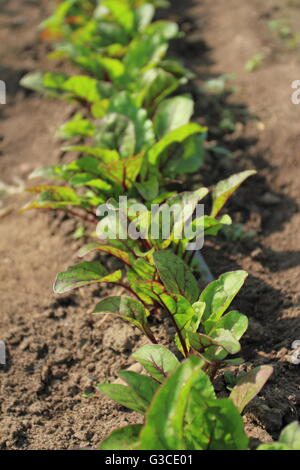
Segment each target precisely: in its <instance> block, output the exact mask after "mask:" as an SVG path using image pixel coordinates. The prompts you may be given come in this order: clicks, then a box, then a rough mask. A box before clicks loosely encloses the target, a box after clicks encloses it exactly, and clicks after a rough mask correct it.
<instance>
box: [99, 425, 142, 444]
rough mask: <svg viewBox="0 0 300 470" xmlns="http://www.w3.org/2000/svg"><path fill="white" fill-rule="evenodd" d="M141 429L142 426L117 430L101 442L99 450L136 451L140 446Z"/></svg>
mask: <svg viewBox="0 0 300 470" xmlns="http://www.w3.org/2000/svg"><path fill="white" fill-rule="evenodd" d="M141 429H142V425H141V424H132V425H130V426H126V427H125V428H121V429H117V430H116V431H113V432H112V433H111V434H110V435H109V436H108V437H107V438H106V439H104V440H103V441H102V442H101V444H100V447H99V450H134V449H135V448H137V446H138V442H139V435H140V432H141Z"/></svg>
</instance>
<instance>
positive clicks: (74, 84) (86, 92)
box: [63, 75, 102, 103]
mask: <svg viewBox="0 0 300 470" xmlns="http://www.w3.org/2000/svg"><path fill="white" fill-rule="evenodd" d="M63 88H64V90H66V91H69V92H71V93H72V94H74V95H75V96H78V97H79V98H82V99H84V100H85V101H88V102H89V103H95V102H96V101H99V100H101V98H102V96H101V93H100V89H99V86H98V80H96V79H95V78H91V77H88V76H86V75H76V76H74V77H70V78H69V79H68V80H66V81H65V82H64V84H63Z"/></svg>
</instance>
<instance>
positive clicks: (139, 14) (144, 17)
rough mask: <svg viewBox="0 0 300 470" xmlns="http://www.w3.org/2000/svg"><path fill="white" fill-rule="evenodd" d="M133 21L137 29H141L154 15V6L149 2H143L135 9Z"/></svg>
mask: <svg viewBox="0 0 300 470" xmlns="http://www.w3.org/2000/svg"><path fill="white" fill-rule="evenodd" d="M134 14H135V22H136V28H137V30H138V31H142V30H143V29H144V28H146V27H147V26H148V25H149V24H150V23H151V21H152V19H153V17H154V15H155V8H154V6H153V5H151V3H145V4H144V5H141V6H140V7H138V8H137V9H136V10H135V11H134Z"/></svg>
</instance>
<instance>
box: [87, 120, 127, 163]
mask: <svg viewBox="0 0 300 470" xmlns="http://www.w3.org/2000/svg"><path fill="white" fill-rule="evenodd" d="M94 142H95V144H96V146H98V147H104V148H107V149H109V150H115V151H117V152H118V153H119V154H121V155H123V156H124V157H132V156H133V155H134V154H135V148H136V136H135V128H134V124H133V122H132V121H131V120H130V119H128V117H126V116H124V115H122V114H118V113H110V114H108V115H107V116H105V117H104V118H103V119H102V120H101V121H99V122H98V124H97V126H96V129H95V132H94Z"/></svg>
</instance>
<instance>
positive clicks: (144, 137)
mask: <svg viewBox="0 0 300 470" xmlns="http://www.w3.org/2000/svg"><path fill="white" fill-rule="evenodd" d="M108 111H109V112H110V113H118V114H122V115H124V116H126V117H127V118H128V119H130V121H131V122H133V124H134V128H135V139H136V146H135V153H138V152H140V151H142V150H144V149H145V148H147V147H149V146H151V145H152V144H154V131H153V126H152V122H151V120H150V119H148V117H147V111H146V110H145V109H141V108H138V107H137V106H136V105H135V104H134V102H133V99H132V97H131V96H130V95H129V93H128V92H126V91H122V92H120V93H118V94H117V95H115V96H114V97H113V98H112V100H111V102H110V105H109V109H108Z"/></svg>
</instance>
